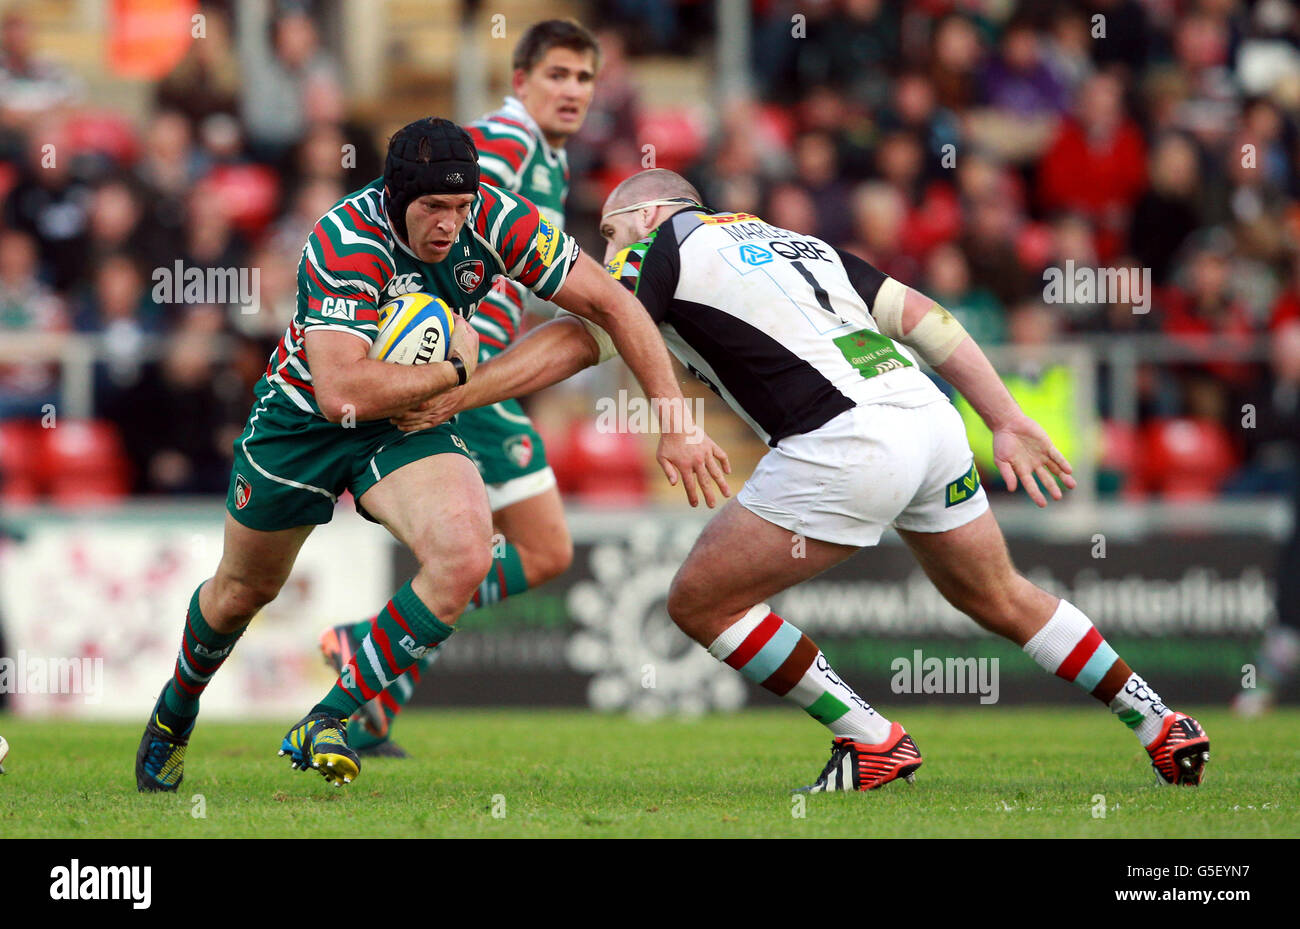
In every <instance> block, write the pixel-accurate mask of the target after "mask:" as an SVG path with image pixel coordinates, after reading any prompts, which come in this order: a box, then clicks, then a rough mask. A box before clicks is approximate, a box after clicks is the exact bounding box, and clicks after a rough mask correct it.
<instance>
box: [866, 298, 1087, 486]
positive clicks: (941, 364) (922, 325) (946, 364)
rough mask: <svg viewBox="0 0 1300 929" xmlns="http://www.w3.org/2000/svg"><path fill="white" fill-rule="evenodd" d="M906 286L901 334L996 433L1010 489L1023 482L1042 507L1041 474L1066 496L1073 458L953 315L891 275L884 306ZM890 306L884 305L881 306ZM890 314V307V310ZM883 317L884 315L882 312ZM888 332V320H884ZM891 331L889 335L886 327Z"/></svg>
mask: <svg viewBox="0 0 1300 929" xmlns="http://www.w3.org/2000/svg"><path fill="white" fill-rule="evenodd" d="M899 287H901V288H903V289H904V290H905V294H903V295H902V300H901V304H902V306H901V308H902V312H901V314H900V317H899V319H898V321H897V322H896V323H894V326H896V327H897V328H898V330H899V332H900V335H898V339H899V341H900V342H902V343H903V344H905V345H907V346H909V347H911V348H915V349H916V351H917V353H918V354H919V355H920V356H921V357H922V358H923V359H925V360H926V362H928V363H929V364H930V365H931V367H933V368H934V370H935V371H937V372H938V373H939V376H940V377H942V378H943V379H944V380H946V381H947V382H948V383H949V384H951V385H952V386H953V387H955V388H956V389H957V390H958V391H959V392H960V393H961V395H962V396H963V397H965V398H966V399H967V400H968V401H970V404H971V406H972V407H974V408H975V411H976V412H977V413H979V415H980V418H981V419H983V420H984V423H985V425H987V426H988V427H989V429H990V430H992V432H993V460H994V463H995V464H996V465H997V468H998V471H999V472H1000V473H1001V474H1002V479H1003V480H1004V481H1006V484H1007V488H1008V489H1009V490H1012V491H1014V490H1015V489H1016V487H1017V486H1018V485H1019V484H1023V485H1024V488H1025V492H1026V493H1027V494H1029V496H1030V498H1031V499H1032V500H1033V501H1034V502H1035V503H1037V504H1038V505H1039V506H1047V498H1046V497H1044V496H1043V492H1042V490H1040V489H1039V486H1038V483H1035V481H1034V477H1035V476H1036V477H1037V478H1038V482H1040V483H1041V484H1042V485H1043V487H1044V488H1046V489H1047V492H1048V493H1049V494H1051V496H1052V499H1054V500H1060V499H1061V488H1060V487H1059V486H1057V483H1056V479H1057V478H1060V479H1061V483H1063V484H1065V486H1066V487H1068V488H1071V489H1073V488H1074V486H1075V481H1074V478H1073V477H1072V476H1071V471H1072V469H1071V467H1070V463H1069V462H1068V461H1067V460H1066V459H1065V456H1064V455H1062V454H1061V452H1060V451H1059V450H1058V449H1057V448H1056V446H1055V445H1053V444H1052V440H1051V439H1049V438H1048V436H1047V433H1046V432H1044V431H1043V428H1042V427H1041V426H1039V425H1038V423H1036V422H1034V421H1033V420H1032V419H1030V418H1029V417H1028V416H1026V415H1025V414H1024V412H1023V411H1022V410H1021V409H1020V405H1019V404H1018V403H1016V401H1015V398H1014V397H1012V396H1011V394H1010V392H1008V390H1007V388H1006V385H1005V384H1003V383H1002V378H1000V377H998V373H997V371H995V370H994V368H993V365H992V364H991V363H990V362H989V360H988V356H986V355H985V354H984V352H983V351H982V350H981V349H980V347H979V346H978V345H977V344H976V343H975V340H974V339H972V338H971V337H970V335H969V334H967V333H966V331H965V330H964V329H963V328H962V327H961V325H960V323H958V322H957V321H956V320H955V319H954V318H953V317H952V315H951V314H949V313H948V311H947V310H945V309H944V308H943V307H941V306H939V305H938V304H937V303H935V302H934V301H933V300H931V299H930V298H929V297H927V296H926V295H925V294H923V293H921V292H920V291H918V290H915V289H914V288H911V287H904V285H901V284H899V283H898V282H897V281H894V280H892V279H891V280H889V281H887V282H886V284H885V285H882V286H881V288H880V293H879V294H878V295H877V302H878V305H880V304H882V303H883V302H885V301H888V300H889V299H890V296H891V294H890V292H889V291H890V289H891V288H899ZM881 308H882V309H884V307H883V306H882V307H881ZM884 312H885V314H886V315H887V314H888V310H885V311H884ZM877 319H878V320H879V319H880V315H877ZM881 328H882V331H885V325H882V327H881ZM886 334H889V333H887V332H886Z"/></svg>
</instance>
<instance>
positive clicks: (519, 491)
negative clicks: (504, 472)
mask: <svg viewBox="0 0 1300 929" xmlns="http://www.w3.org/2000/svg"><path fill="white" fill-rule="evenodd" d="M484 486H485V487H487V498H488V508H489V509H490V510H491V511H492V512H493V513H495V512H496V511H497V510H503V509H505V508H506V507H508V506H510V505H512V504H515V503H519V502H520V501H521V500H527V499H529V498H530V497H536V496H537V495H538V494H544V493H546V492H547V491H548V490H550V489H551V488H552V487H554V486H555V472H554V471H552V470H551V467H550V465H547V466H546V467H545V468H542V469H541V470H540V471H534V472H533V473H531V474H525V475H524V476H523V477H516V478H513V479H511V480H508V481H505V482H504V483H501V484H485V485H484Z"/></svg>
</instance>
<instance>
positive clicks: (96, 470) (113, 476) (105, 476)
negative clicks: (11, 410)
mask: <svg viewBox="0 0 1300 929" xmlns="http://www.w3.org/2000/svg"><path fill="white" fill-rule="evenodd" d="M42 431H43V432H45V434H46V435H45V455H44V463H45V468H46V478H47V481H48V484H49V490H50V496H51V497H52V498H53V500H54V502H56V503H63V504H83V503H104V502H108V501H113V500H117V499H120V498H121V497H124V496H126V493H127V490H128V484H127V463H126V453H125V451H124V449H123V447H122V437H121V436H120V435H119V434H118V431H117V427H115V426H114V425H113V424H112V423H107V422H101V421H96V420H72V421H61V422H60V423H59V424H58V426H56V427H55V428H53V429H45V430H42Z"/></svg>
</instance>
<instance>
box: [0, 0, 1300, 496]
mask: <svg viewBox="0 0 1300 929" xmlns="http://www.w3.org/2000/svg"><path fill="white" fill-rule="evenodd" d="M203 9H204V11H205V13H206V14H207V37H206V38H205V39H204V40H203V41H196V42H194V43H193V45H192V46H191V48H190V51H189V52H188V54H187V55H186V57H185V58H184V59H183V60H182V61H181V62H180V64H179V65H178V66H177V67H176V68H175V69H174V70H173V71H172V72H171V73H170V74H169V75H167V76H166V77H165V78H164V79H162V80H161V81H159V82H157V84H156V85H155V86H154V88H153V95H154V103H153V106H152V108H151V110H150V115H149V117H148V119H147V121H146V122H145V123H144V124H142V125H136V124H132V123H130V122H129V121H127V120H126V119H124V118H123V117H122V116H121V115H120V114H116V113H113V112H110V111H87V110H86V109H85V108H84V107H81V106H79V105H78V104H79V95H80V94H81V92H82V91H81V88H80V86H79V83H78V81H77V79H76V78H75V77H74V76H72V75H71V74H68V73H66V72H64V71H62V70H60V69H59V68H57V67H55V66H53V65H51V64H50V63H48V62H46V61H43V60H42V59H41V57H40V56H39V55H37V54H36V53H35V52H34V51H33V49H32V36H31V31H30V28H29V27H28V25H27V24H26V23H25V22H24V20H23V19H22V17H21V15H17V14H11V15H9V16H7V17H6V18H5V19H4V22H3V26H2V34H0V194H2V195H3V212H2V214H0V217H2V225H0V332H12V331H16V330H25V331H36V332H56V333H57V332H81V333H89V334H94V335H97V336H99V337H101V338H102V340H103V345H104V346H105V350H106V357H107V359H108V360H107V361H106V362H105V363H104V364H102V365H99V366H98V368H97V371H96V385H95V397H96V407H97V408H96V410H95V415H96V416H98V417H101V418H103V419H106V420H108V421H111V422H114V423H116V424H117V425H118V427H119V429H120V431H121V434H122V435H123V437H124V439H125V442H124V447H125V449H126V452H127V454H128V456H129V457H130V459H131V461H130V463H131V474H132V487H133V489H134V490H135V491H137V492H149V493H195V492H224V490H225V486H226V480H227V476H228V462H229V444H230V441H231V439H232V438H233V437H234V435H236V434H237V433H238V431H239V429H240V428H241V426H242V424H243V421H244V417H245V416H246V414H247V410H248V406H249V402H250V399H251V393H250V390H251V387H252V385H253V383H254V382H255V381H256V379H257V377H258V376H259V375H260V373H261V370H262V368H263V367H264V365H265V358H266V355H267V353H268V352H269V350H270V348H271V346H272V345H273V343H274V341H275V340H276V339H278V337H279V335H280V334H281V332H282V331H283V328H284V326H285V324H286V323H287V321H288V318H289V316H290V314H291V312H292V306H293V300H294V272H295V267H296V264H297V259H298V255H299V252H300V251H301V248H302V243H303V241H304V240H305V238H306V235H307V233H308V232H309V230H310V228H311V226H312V225H313V223H314V221H315V219H316V218H317V217H318V216H319V215H320V214H321V213H323V212H324V211H325V210H326V209H328V207H329V206H330V205H331V204H332V203H333V202H334V201H335V200H336V199H338V198H339V197H340V196H342V194H344V193H345V192H347V191H348V190H351V189H353V188H355V187H359V186H361V185H362V184H364V183H366V182H368V181H369V180H371V179H372V178H374V177H375V176H377V175H378V174H379V171H380V161H379V152H378V151H377V149H376V146H375V140H374V136H373V132H372V131H371V129H372V127H367V126H364V125H358V124H356V123H355V122H354V121H353V120H352V119H351V116H350V112H349V100H348V95H347V92H346V87H345V86H344V82H343V78H342V76H341V66H340V63H339V59H338V56H337V53H336V50H334V49H332V48H331V46H330V42H329V41H328V37H327V36H322V35H321V34H320V33H319V32H318V26H317V20H316V19H315V18H314V17H313V16H312V15H310V11H309V10H308V9H307V8H305V7H302V6H298V5H280V6H277V7H275V9H274V12H273V13H272V15H271V16H270V18H269V19H268V21H267V22H266V23H263V24H253V25H252V26H251V27H250V28H246V29H240V30H235V29H234V28H233V24H232V21H231V20H232V12H231V10H230V9H228V8H227V7H225V6H224V5H222V4H220V3H208V4H204V6H203ZM715 12H716V5H714V4H709V3H701V2H675V3H673V2H649V0H598V2H593V3H591V4H590V6H589V8H588V14H587V16H586V17H585V19H586V21H587V22H588V23H589V24H590V25H592V26H593V27H595V28H596V30H597V32H598V37H599V38H600V40H601V44H602V50H603V58H604V63H603V67H602V71H601V75H600V79H599V82H598V87H597V92H596V98H595V101H594V103H593V106H592V110H591V112H590V115H589V117H588V120H587V123H586V126H585V127H584V130H583V132H582V133H581V134H580V135H579V136H577V137H575V138H574V139H573V140H571V141H570V143H569V146H568V150H569V156H570V165H571V170H572V175H573V189H572V193H571V195H570V203H569V206H570V210H569V212H570V219H569V226H570V229H571V230H573V231H574V232H575V234H577V235H578V236H579V239H580V241H582V242H583V244H584V246H586V247H588V248H590V249H593V250H595V251H596V254H597V255H599V254H601V252H602V251H603V249H602V248H601V247H600V245H599V243H598V240H596V239H595V238H594V235H593V230H594V229H595V225H596V224H595V221H594V220H595V217H596V215H597V214H598V211H599V207H600V203H601V201H602V199H603V197H604V194H605V193H606V192H607V191H608V189H609V187H610V186H611V185H612V184H613V183H615V182H617V181H618V180H620V179H621V178H622V177H624V176H626V175H627V174H628V173H630V172H632V171H635V170H639V169H640V168H641V167H643V166H645V158H646V149H645V143H646V141H647V140H651V141H652V142H653V144H654V146H655V148H654V153H655V158H656V163H657V164H658V165H659V166H661V167H669V168H674V169H676V170H680V171H682V173H684V174H686V175H687V176H688V177H689V178H690V179H691V180H692V181H693V182H694V183H695V184H696V185H697V186H698V187H699V188H700V190H701V191H702V192H703V193H704V195H705V197H706V200H707V201H708V203H709V204H710V205H714V206H719V207H725V208H727V209H732V210H740V211H749V212H753V213H756V214H758V215H760V216H762V217H763V218H764V219H766V220H767V221H769V222H771V223H773V224H775V225H777V226H782V227H786V228H790V229H794V230H798V231H806V232H808V233H812V234H815V235H817V236H819V237H821V238H823V239H825V240H826V241H828V242H830V243H832V244H834V245H836V246H838V247H841V248H844V249H847V250H849V251H852V252H855V253H857V254H859V255H860V256H862V257H863V258H865V259H867V260H869V261H870V262H872V263H873V264H874V265H876V266H877V267H879V268H880V269H881V270H883V271H885V272H886V273H888V274H891V275H893V276H895V277H897V278H899V279H900V280H903V281H905V282H907V283H909V284H912V285H914V286H917V287H918V288H919V289H921V290H923V291H925V292H926V293H928V294H930V295H932V296H933V297H934V298H935V299H936V300H938V301H940V302H941V303H943V304H944V305H945V306H947V307H948V308H949V309H951V310H952V311H953V312H954V313H955V314H956V315H957V316H958V317H959V318H960V319H961V320H962V322H963V323H964V325H965V326H966V327H967V329H968V330H970V332H971V333H972V334H973V335H974V336H975V337H976V339H977V340H979V341H980V342H981V343H982V344H987V345H990V346H1010V347H1011V348H1012V349H1014V354H1013V355H1012V356H1011V361H1010V362H1009V363H1006V364H1004V365H1003V368H1004V370H1006V371H1007V373H1008V377H1009V381H1014V383H1015V385H1016V386H1015V388H1014V389H1015V390H1016V391H1017V396H1018V398H1020V399H1021V400H1022V404H1023V405H1025V406H1026V408H1027V409H1029V410H1030V412H1031V414H1036V415H1037V416H1038V417H1039V418H1041V419H1043V420H1045V421H1048V422H1052V423H1058V422H1059V429H1061V430H1064V431H1066V432H1067V433H1068V432H1069V430H1070V429H1071V428H1072V423H1074V422H1075V420H1076V417H1074V416H1073V415H1072V411H1073V409H1074V407H1073V404H1074V403H1075V396H1074V392H1075V391H1077V390H1080V389H1082V387H1081V385H1079V384H1077V383H1075V382H1074V380H1073V379H1072V375H1070V372H1069V371H1068V370H1066V369H1063V368H1061V367H1060V366H1059V365H1058V364H1057V362H1056V361H1054V360H1053V358H1052V356H1051V354H1050V353H1043V352H1041V351H1040V350H1039V349H1040V348H1041V347H1042V346H1045V345H1050V344H1054V343H1058V342H1061V341H1065V340H1085V341H1089V342H1091V344H1093V345H1094V346H1095V347H1096V348H1098V350H1099V351H1100V352H1101V356H1102V358H1103V360H1104V359H1106V358H1107V357H1108V356H1109V354H1110V348H1111V347H1113V346H1118V345H1120V344H1121V342H1123V343H1124V344H1126V345H1132V346H1143V345H1156V346H1184V347H1186V348H1188V349H1189V350H1190V351H1193V352H1194V353H1195V352H1199V353H1205V352H1211V353H1217V354H1215V355H1214V357H1213V358H1212V359H1210V360H1205V359H1202V360H1196V359H1191V360H1187V359H1176V358H1171V359H1168V360H1163V361H1148V362H1143V363H1142V364H1140V365H1138V366H1137V367H1136V369H1135V370H1136V376H1135V378H1134V379H1133V381H1134V383H1133V385H1132V389H1133V390H1135V391H1136V402H1131V401H1130V400H1129V399H1128V398H1120V397H1117V396H1114V395H1112V393H1111V391H1110V390H1109V385H1110V383H1111V379H1110V378H1108V377H1107V376H1105V375H1106V374H1107V369H1106V367H1105V365H1103V368H1102V372H1101V373H1102V375H1103V377H1102V378H1101V379H1100V381H1099V383H1100V386H1101V388H1102V390H1101V392H1100V405H1099V408H1098V410H1097V413H1098V415H1099V417H1100V418H1101V419H1102V420H1103V422H1104V423H1105V430H1104V431H1105V435H1104V436H1103V438H1104V440H1105V446H1104V454H1103V458H1102V461H1101V464H1102V467H1103V470H1105V469H1106V468H1107V467H1112V468H1113V470H1114V471H1115V472H1116V473H1117V474H1118V477H1117V479H1116V481H1115V482H1114V484H1113V489H1121V490H1128V491H1131V492H1142V491H1147V492H1155V493H1160V492H1170V493H1175V492H1177V491H1178V489H1179V487H1180V486H1182V487H1184V489H1189V490H1191V491H1195V492H1202V491H1209V492H1215V493H1218V492H1234V491H1235V492H1248V491H1257V490H1268V491H1276V490H1279V489H1281V488H1282V486H1283V484H1284V482H1285V481H1286V480H1287V479H1288V478H1287V475H1288V474H1289V473H1290V469H1291V467H1292V465H1293V463H1294V455H1295V450H1294V439H1295V436H1296V435H1297V434H1298V433H1300V422H1298V421H1297V412H1296V409H1297V394H1298V393H1300V12H1298V11H1297V9H1296V7H1295V5H1294V4H1293V3H1290V2H1287V0H1256V2H1253V3H1249V2H1239V0H1092V2H1090V3H1088V4H1082V3H1075V2H1065V0H1061V2H1023V3H1021V4H1019V5H1014V4H1012V3H1004V2H993V0H917V2H909V3H905V4H904V3H893V2H890V3H886V2H883V0H801V2H797V3H790V2H783V0H767V2H755V3H754V4H753V12H754V17H753V29H752V34H751V40H752V43H751V50H750V51H751V55H750V60H751V65H752V73H753V76H754V83H755V87H754V92H753V94H752V95H750V96H749V97H746V98H741V99H735V100H732V101H730V102H728V103H727V104H725V105H724V106H722V107H718V106H716V105H714V103H713V101H706V100H699V101H683V103H682V104H681V105H680V106H677V107H670V108H667V109H665V108H663V107H650V106H648V105H646V104H645V103H644V100H645V98H646V97H647V95H648V94H647V88H645V87H644V86H642V84H641V76H640V71H639V69H640V64H641V62H642V61H644V60H645V58H644V56H649V55H653V56H657V57H662V56H680V57H681V60H683V61H690V62H700V61H707V59H708V56H709V55H710V54H711V51H712V42H713V36H714V35H715V32H714V30H716V29H717V24H716V22H714V16H715ZM539 15H540V13H539ZM51 145H53V149H51V148H50V147H49V146H51ZM348 146H351V149H348ZM348 150H351V151H352V152H354V154H355V158H354V159H353V160H352V161H350V162H349V161H347V159H340V157H339V153H340V151H348ZM51 152H54V153H55V154H56V155H57V157H56V158H53V159H52V158H51V157H50V153H51ZM345 162H346V163H345ZM178 260H179V261H182V262H183V263H184V266H185V267H187V268H188V267H197V268H205V267H222V268H226V267H250V268H257V269H259V271H260V297H261V299H260V307H259V308H258V311H257V312H255V313H250V312H245V310H246V308H242V307H235V306H207V305H193V304H183V303H163V302H159V301H158V300H156V299H155V298H154V294H153V293H152V287H153V284H152V281H151V274H152V272H153V270H154V269H156V268H160V267H171V266H172V265H173V264H174V262H176V261H178ZM1067 261H1072V262H1073V263H1074V265H1075V266H1078V267H1084V268H1107V267H1113V268H1138V269H1149V271H1150V282H1151V291H1150V293H1149V294H1147V295H1144V301H1145V303H1146V305H1145V306H1142V307H1138V306H1135V304H1136V303H1138V302H1139V301H1138V300H1137V299H1136V296H1135V295H1134V299H1130V300H1128V301H1127V302H1126V301H1123V300H1118V301H1106V300H1096V301H1093V302H1078V301H1076V302H1073V303H1053V302H1047V300H1046V299H1045V290H1044V276H1043V272H1044V270H1045V269H1047V268H1050V267H1063V266H1064V265H1065V263H1066V262H1067ZM160 345H161V347H160ZM1062 371H1065V373H1064V374H1062ZM58 391H59V384H58V381H57V377H56V371H55V370H54V369H53V368H52V367H51V366H48V365H32V364H21V363H15V362H12V361H7V362H5V363H2V364H0V419H6V418H15V417H32V416H39V415H40V411H41V409H42V408H43V407H44V405H45V404H48V403H51V402H56V401H57V398H58ZM1121 400H1124V402H1121ZM1126 404H1127V407H1126ZM1126 408H1128V409H1130V410H1131V411H1132V412H1136V422H1130V421H1127V419H1126V417H1125V416H1124V415H1122V414H1123V411H1124V409H1126ZM146 411H147V412H146ZM160 421H161V422H165V423H167V428H166V429H159V428H158V422H160ZM1049 428H1050V427H1049ZM976 429H977V424H974V423H973V424H972V430H973V432H972V440H973V443H974V444H975V445H976V448H977V452H978V451H979V446H978V438H977V437H976V436H975V434H974V431H975V430H976ZM1054 435H1056V432H1055V431H1054ZM1091 438H1093V437H1090V436H1082V435H1074V436H1072V435H1065V436H1063V437H1061V438H1060V439H1059V441H1060V443H1061V444H1062V446H1063V448H1068V447H1072V446H1073V447H1077V446H1080V445H1083V444H1085V443H1087V442H1088V441H1090V440H1091ZM1068 453H1069V452H1068V450H1067V454H1068ZM1196 462H1200V465H1199V467H1196V468H1191V467H1190V465H1191V464H1193V463H1196ZM986 463H987V462H986ZM1180 468H1181V469H1182V470H1183V471H1187V470H1194V471H1195V472H1196V473H1195V474H1192V475H1190V476H1188V480H1189V481H1190V482H1191V483H1189V484H1186V485H1178V486H1175V485H1174V484H1172V483H1170V482H1169V477H1168V476H1169V474H1172V473H1173V472H1176V471H1178V470H1179V469H1180ZM993 476H994V475H989V477H990V478H991V477H993ZM1197 480H1200V481H1201V484H1202V485H1203V486H1199V487H1197V486H1194V485H1195V484H1196V481H1197Z"/></svg>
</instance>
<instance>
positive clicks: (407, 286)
mask: <svg viewBox="0 0 1300 929" xmlns="http://www.w3.org/2000/svg"><path fill="white" fill-rule="evenodd" d="M422 286H423V284H422V281H421V280H420V275H418V274H398V275H396V276H395V277H394V278H393V279H392V280H391V281H389V282H388V283H387V284H385V285H384V294H385V295H387V296H389V297H400V296H402V295H403V294H411V293H415V292H416V291H417V290H419V289H420V288H421V287H422Z"/></svg>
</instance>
